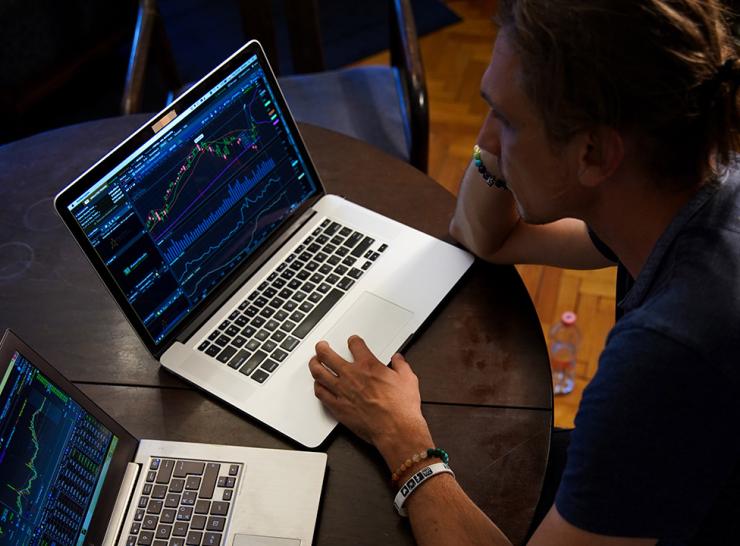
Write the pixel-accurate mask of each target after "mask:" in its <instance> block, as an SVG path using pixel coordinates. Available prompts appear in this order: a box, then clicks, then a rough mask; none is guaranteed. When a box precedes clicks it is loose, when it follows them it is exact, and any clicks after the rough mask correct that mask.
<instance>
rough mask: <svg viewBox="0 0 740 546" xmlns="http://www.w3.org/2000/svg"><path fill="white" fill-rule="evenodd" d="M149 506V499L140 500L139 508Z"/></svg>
mask: <svg viewBox="0 0 740 546" xmlns="http://www.w3.org/2000/svg"><path fill="white" fill-rule="evenodd" d="M147 504H149V497H141V498H139V508H146V505H147Z"/></svg>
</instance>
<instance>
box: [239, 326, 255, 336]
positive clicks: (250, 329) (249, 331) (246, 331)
mask: <svg viewBox="0 0 740 546" xmlns="http://www.w3.org/2000/svg"><path fill="white" fill-rule="evenodd" d="M256 331H257V328H255V327H254V326H247V327H245V328H244V329H243V330H242V335H243V336H244V337H246V338H250V337H252V336H253V335H254V333H255V332H256Z"/></svg>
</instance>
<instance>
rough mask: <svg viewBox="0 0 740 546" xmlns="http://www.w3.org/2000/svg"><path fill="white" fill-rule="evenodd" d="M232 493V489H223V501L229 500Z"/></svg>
mask: <svg viewBox="0 0 740 546" xmlns="http://www.w3.org/2000/svg"><path fill="white" fill-rule="evenodd" d="M233 494H234V491H233V490H232V489H226V490H224V496H223V500H225V501H227V500H231V497H232V496H233Z"/></svg>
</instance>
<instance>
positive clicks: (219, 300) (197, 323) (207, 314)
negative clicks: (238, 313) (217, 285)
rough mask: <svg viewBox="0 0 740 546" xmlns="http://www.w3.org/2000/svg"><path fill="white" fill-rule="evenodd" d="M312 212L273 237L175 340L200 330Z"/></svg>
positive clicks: (310, 216) (187, 336)
mask: <svg viewBox="0 0 740 546" xmlns="http://www.w3.org/2000/svg"><path fill="white" fill-rule="evenodd" d="M314 214H316V211H315V210H314V209H313V208H309V209H308V210H306V211H305V212H304V213H303V214H301V216H299V217H298V219H297V220H296V221H295V222H293V223H292V224H291V225H290V227H289V228H288V229H286V230H285V231H284V232H283V233H281V234H280V235H279V236H278V237H277V239H275V240H274V241H273V242H272V243H271V244H270V245H269V246H268V247H267V248H266V249H265V251H264V252H262V254H261V255H260V257H259V259H257V260H255V261H254V262H253V263H251V264H250V265H249V267H247V268H246V269H245V270H244V271H243V272H242V273H241V274H239V276H238V277H237V278H236V279H235V280H234V281H233V282H230V283H229V284H230V285H231V286H236V287H237V288H236V289H234V290H231V291H228V292H225V293H222V294H220V295H219V296H218V297H216V299H215V300H214V301H213V302H212V303H211V304H210V305H208V307H206V308H205V309H204V310H203V312H201V313H200V314H199V315H198V318H197V320H194V321H193V322H192V323H191V324H190V325H189V326H188V327H186V328H184V329H183V331H182V332H181V333H180V335H178V336H177V341H179V342H181V343H187V341H188V340H189V339H190V337H191V336H192V335H193V334H195V332H197V331H198V330H200V328H201V326H203V324H205V323H206V322H207V321H208V320H209V319H210V318H211V317H212V316H213V314H214V313H216V312H218V311H219V310H220V309H221V307H223V305H224V303H226V301H227V300H228V299H229V298H231V297H232V296H233V295H234V293H236V292H237V291H238V290H239V289H240V288H241V287H242V286H243V285H244V283H245V282H247V280H248V279H249V278H250V277H251V276H252V275H254V273H255V272H256V271H257V270H259V268H260V267H262V266H263V265H264V264H265V263H266V262H267V261H268V260H269V259H270V258H272V256H273V255H274V254H275V253H276V252H278V251H279V250H280V249H281V248H282V247H283V245H284V244H285V243H286V242H287V241H288V240H289V239H290V238H291V237H293V235H295V234H296V233H297V232H298V230H299V229H301V228H302V227H303V226H304V225H305V224H306V222H308V221H309V220H310V219H311V218H312V217H313V216H314Z"/></svg>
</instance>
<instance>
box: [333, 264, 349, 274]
mask: <svg viewBox="0 0 740 546" xmlns="http://www.w3.org/2000/svg"><path fill="white" fill-rule="evenodd" d="M347 271H349V268H348V267H346V266H344V265H338V266H337V267H336V268H334V273H336V274H337V275H344V274H345V273H346V272H347Z"/></svg>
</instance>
